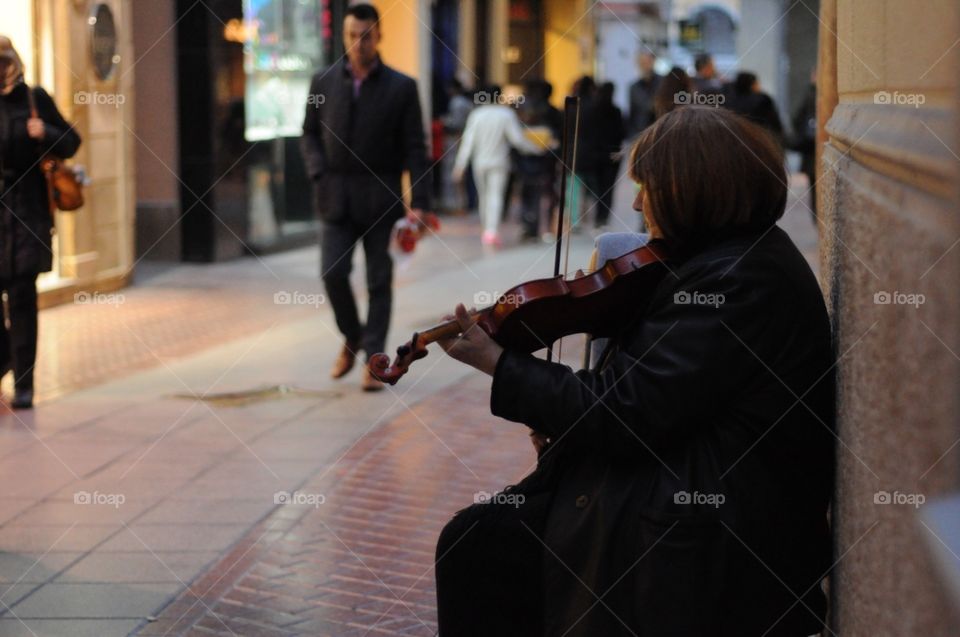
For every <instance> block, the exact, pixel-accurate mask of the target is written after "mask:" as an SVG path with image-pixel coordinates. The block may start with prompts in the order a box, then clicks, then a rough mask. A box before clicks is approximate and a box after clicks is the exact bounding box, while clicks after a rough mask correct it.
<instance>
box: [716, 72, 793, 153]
mask: <svg viewBox="0 0 960 637" xmlns="http://www.w3.org/2000/svg"><path fill="white" fill-rule="evenodd" d="M723 105H724V106H725V107H727V108H729V109H730V110H731V111H733V112H734V113H739V114H741V115H743V116H744V117H746V118H747V119H749V120H750V121H752V122H754V123H755V124H759V125H760V126H762V127H763V128H765V129H767V130H768V131H769V132H770V134H771V135H773V137H774V139H775V140H776V141H777V143H778V144H780V145H781V146H782V145H783V124H781V123H780V115H779V113H777V106H776V104H774V103H773V98H772V97H770V96H769V95H767V94H766V93H764V92H763V91H761V90H760V82H759V81H758V80H757V76H756V75H754V74H753V73H750V72H747V71H741V72H740V73H737V77H736V79H735V80H734V81H733V83H732V84H731V86H730V90H729V91H727V95H726V99H725V100H724V103H723Z"/></svg>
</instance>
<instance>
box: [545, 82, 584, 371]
mask: <svg viewBox="0 0 960 637" xmlns="http://www.w3.org/2000/svg"><path fill="white" fill-rule="evenodd" d="M579 130H580V98H579V97H576V96H572V95H568V96H567V97H566V99H565V100H564V101H563V133H562V135H561V139H560V167H561V172H560V201H559V202H558V210H557V234H556V254H555V255H554V259H553V276H554V277H557V276H560V253H561V252H565V258H564V264H563V274H564V276H566V274H567V266H568V264H569V262H570V241H569V240H568V241H567V246H566V250H565V251H564V250H563V247H562V246H563V235H564V229H565V225H566V223H565V210H566V205H567V174H568V173H569V174H570V175H571V177H572V178H573V179H576V174H575V172H574V171H575V170H576V167H577V133H578V132H579ZM568 239H569V237H568ZM558 349H559V353H558V355H557V360H559V359H560V358H561V357H562V356H563V339H560V347H559V348H558ZM551 361H553V343H550V345H549V346H548V347H547V362H551Z"/></svg>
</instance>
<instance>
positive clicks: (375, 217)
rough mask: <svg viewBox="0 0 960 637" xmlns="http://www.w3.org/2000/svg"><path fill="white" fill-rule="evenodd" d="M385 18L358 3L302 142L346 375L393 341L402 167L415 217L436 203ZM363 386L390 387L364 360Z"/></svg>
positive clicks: (310, 104)
mask: <svg viewBox="0 0 960 637" xmlns="http://www.w3.org/2000/svg"><path fill="white" fill-rule="evenodd" d="M380 36H381V32H380V16H379V14H378V13H377V10H376V9H375V8H374V7H373V6H371V5H369V4H355V5H351V6H349V7H348V8H347V10H346V17H345V19H344V21H343V41H344V46H345V48H346V60H340V61H338V62H336V63H335V64H334V65H333V66H332V67H330V68H328V69H326V70H324V71H321V72H318V73H317V74H316V75H314V77H313V81H312V83H311V86H310V95H309V98H308V101H307V109H306V117H305V118H304V123H303V138H302V142H301V143H302V149H303V156H304V161H305V163H306V167H307V174H308V175H309V176H310V177H311V179H312V180H313V183H314V187H315V191H316V193H315V195H316V196H315V200H316V206H317V212H318V214H319V216H320V219H321V220H322V221H323V227H322V237H321V244H320V248H321V271H322V277H323V282H324V284H325V286H326V290H327V297H328V298H329V300H330V303H331V304H332V306H333V313H334V316H335V317H336V321H337V327H338V329H339V330H340V332H341V334H343V337H344V340H345V342H344V345H343V347H342V348H341V350H340V353H339V355H338V356H337V359H336V361H335V362H334V364H333V368H332V370H331V376H332V377H333V378H341V377H343V376H344V375H346V374H347V372H349V371H350V370H351V369H352V368H353V365H354V362H355V359H356V355H357V353H358V352H359V351H360V350H363V351H364V352H366V355H367V358H369V357H370V356H371V355H373V354H375V353H377V352H382V351H383V350H384V348H385V344H386V338H387V331H388V329H389V326H390V310H391V304H392V299H393V296H392V295H393V290H392V286H393V261H392V259H391V258H390V253H389V251H388V248H389V245H390V237H391V234H392V230H393V226H394V224H395V223H396V222H397V221H398V220H399V219H401V218H403V216H404V201H403V194H402V190H401V185H400V184H401V174H402V172H403V170H404V169H407V170H409V171H410V181H411V184H412V190H413V196H412V206H411V210H410V211H409V212H408V213H406V214H407V216H408V217H409V218H410V219H411V220H414V221H415V220H417V219H418V218H419V216H420V215H421V214H423V213H424V211H425V210H426V209H427V208H428V206H429V199H430V181H429V172H428V166H427V159H426V147H425V145H424V131H423V120H422V118H421V111H420V98H419V95H418V93H417V83H416V81H415V80H413V78H410V77H408V76H406V75H403V74H402V73H400V72H398V71H395V70H394V69H392V68H390V67H388V66H387V65H386V64H384V63H383V61H382V60H381V59H380V55H379V53H378V52H377V47H378V45H379V42H380ZM358 243H363V252H364V256H365V257H366V275H367V291H368V293H369V299H370V301H369V312H368V315H367V322H366V324H365V325H364V324H363V323H361V322H360V318H359V316H358V313H357V305H356V300H355V298H354V296H353V290H352V289H351V287H350V271H351V269H352V267H353V264H352V262H353V259H352V257H353V250H354V247H355V246H356V245H357V244H358ZM362 387H363V389H364V390H366V391H377V390H380V389H383V385H382V383H380V382H379V381H378V380H376V379H375V378H373V376H372V375H370V373H369V370H367V368H366V366H364V367H363V378H362Z"/></svg>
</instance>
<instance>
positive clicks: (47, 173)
mask: <svg viewBox="0 0 960 637" xmlns="http://www.w3.org/2000/svg"><path fill="white" fill-rule="evenodd" d="M27 102H28V103H29V104H30V117H31V119H37V118H38V117H40V114H39V113H38V112H37V98H36V97H35V96H34V94H33V87H30V86H28V87H27ZM37 145H38V146H40V143H39V142H38V143H37ZM47 157H48V155H44V156H43V157H41V158H40V172H41V173H43V176H44V179H45V180H46V182H47V203H48V206H49V207H50V219H51V221H52V222H53V225H52V226H51V228H50V229H51V231H52V232H56V227H57V204H56V196H55V192H54V187H53V175H52V174H51V170H50V169H48V168H47V166H46V164H47V162H46V159H47Z"/></svg>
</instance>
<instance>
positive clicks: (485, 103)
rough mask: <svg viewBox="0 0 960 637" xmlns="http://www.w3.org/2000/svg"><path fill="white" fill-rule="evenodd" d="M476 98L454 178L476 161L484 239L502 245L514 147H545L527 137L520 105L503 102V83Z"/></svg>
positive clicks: (535, 150)
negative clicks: (505, 206) (521, 121)
mask: <svg viewBox="0 0 960 637" xmlns="http://www.w3.org/2000/svg"><path fill="white" fill-rule="evenodd" d="M475 101H476V103H477V104H479V106H477V107H476V108H475V109H473V111H472V112H471V113H470V116H469V117H468V118H467V126H466V128H465V129H464V131H463V139H461V140H460V148H459V149H458V150H457V159H456V161H455V162H454V165H453V178H454V180H455V181H461V180H462V179H463V175H464V172H465V171H466V168H467V164H468V163H469V164H471V165H472V167H473V179H474V181H476V183H477V194H478V197H479V206H480V223H481V225H482V226H483V234H482V235H481V242H482V243H483V245H485V246H490V247H494V248H496V247H500V246H501V245H502V241H501V239H500V233H499V228H500V219H501V217H502V216H503V208H504V198H505V196H506V188H507V177H508V175H509V172H510V148H511V146H512V147H515V148H517V149H518V150H521V151H523V152H526V153H530V154H538V153H543V152H544V150H543V148H541V147H540V146H538V145H537V144H535V143H534V142H533V141H531V140H530V139H528V138H527V137H526V135H525V134H524V131H523V126H522V125H521V124H520V119H519V118H518V117H517V111H516V109H515V108H513V107H512V106H509V105H507V104H505V103H503V102H504V101H505V98H504V96H502V95H501V92H500V87H499V86H497V85H495V84H492V85H489V86H486V87H484V88H483V89H482V90H481V91H480V92H479V93H478V94H477V97H476V100H475Z"/></svg>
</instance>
